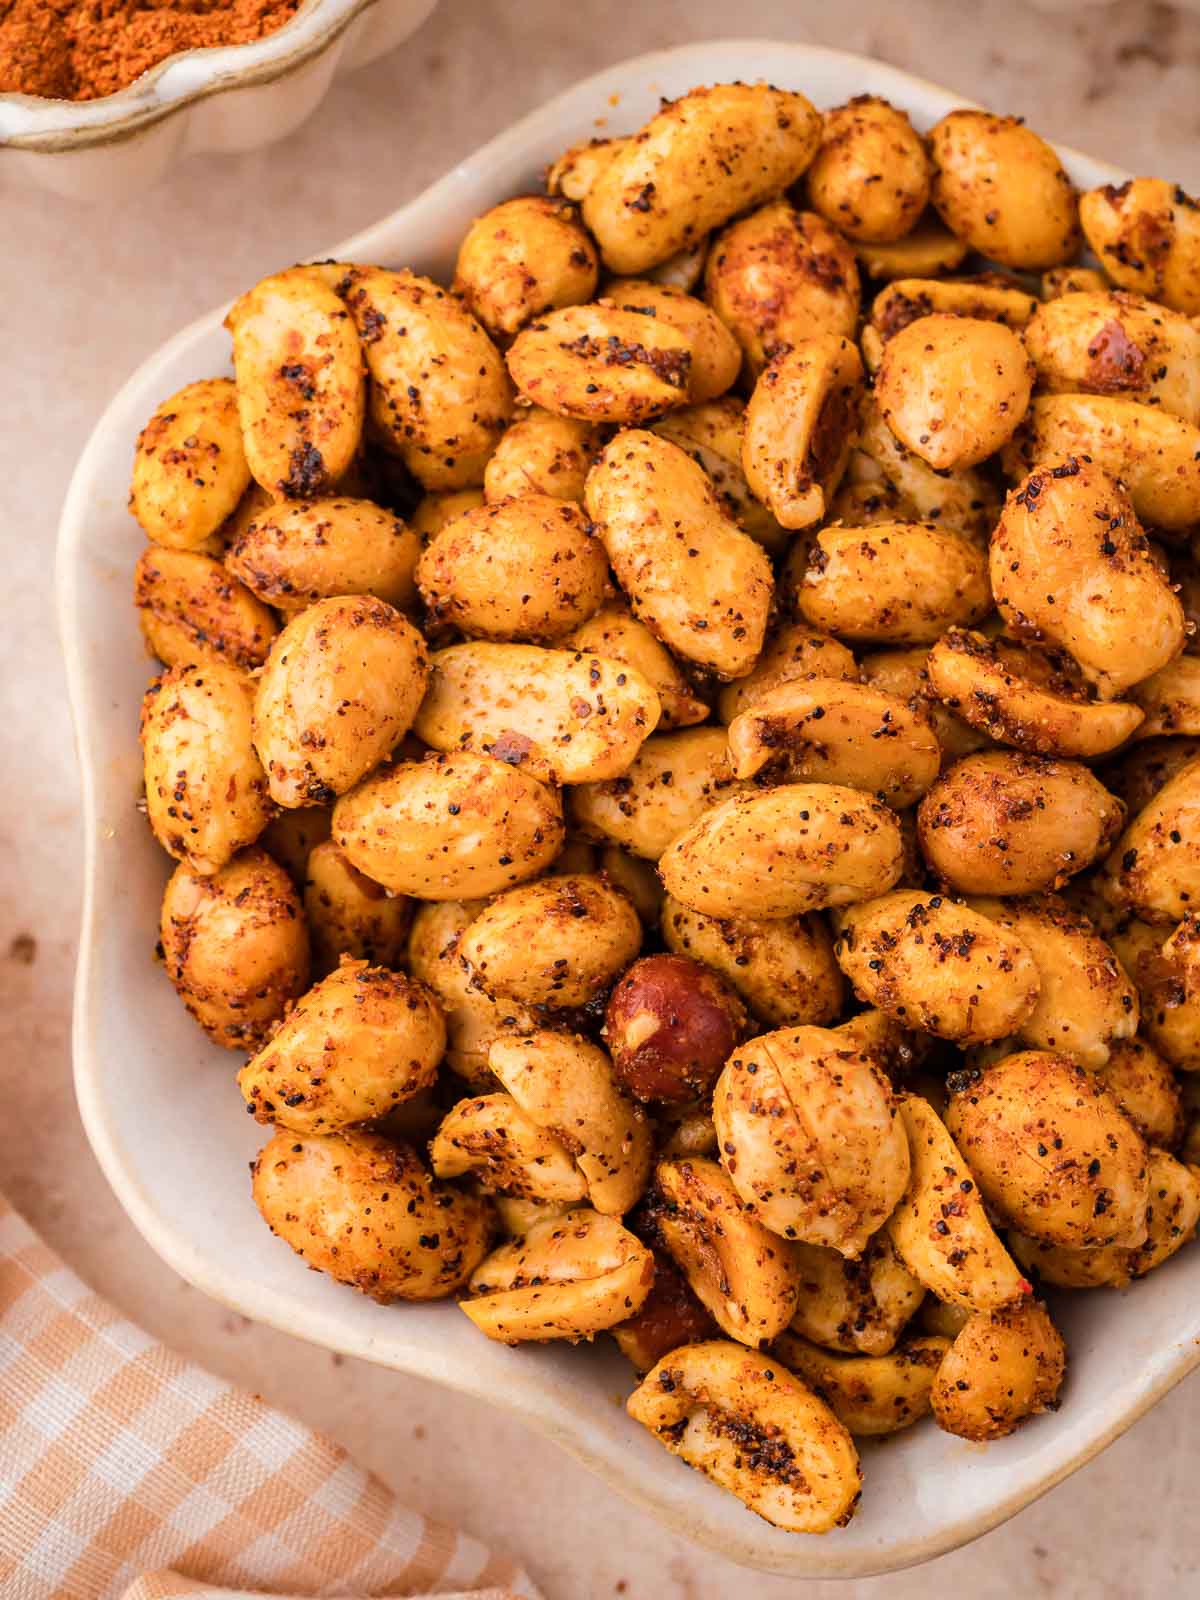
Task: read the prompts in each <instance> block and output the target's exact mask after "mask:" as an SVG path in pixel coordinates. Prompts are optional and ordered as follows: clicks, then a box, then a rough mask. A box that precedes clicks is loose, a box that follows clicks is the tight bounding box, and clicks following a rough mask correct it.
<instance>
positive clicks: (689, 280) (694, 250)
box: [646, 233, 708, 294]
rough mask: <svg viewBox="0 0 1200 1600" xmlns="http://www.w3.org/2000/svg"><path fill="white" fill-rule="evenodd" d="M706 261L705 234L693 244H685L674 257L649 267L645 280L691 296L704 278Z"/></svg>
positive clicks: (706, 239)
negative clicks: (679, 290) (680, 290)
mask: <svg viewBox="0 0 1200 1600" xmlns="http://www.w3.org/2000/svg"><path fill="white" fill-rule="evenodd" d="M707 259H708V234H706V233H705V234H702V235H701V236H700V238H698V239H697V240H695V241H694V243H692V244H685V245H684V247H683V249H682V250H680V251H678V252H677V253H676V254H675V255H673V256H668V257H667V259H666V260H665V261H660V262H659V263H658V265H657V266H656V267H650V268H649V269H648V270H647V272H646V278H647V279H648V280H649V281H650V282H651V283H661V284H663V285H664V286H665V287H667V288H670V289H682V290H683V292H684V293H685V294H691V293H692V291H693V289H695V287H696V285H697V284H698V283H699V282H700V280H701V278H702V277H703V276H704V263H705V261H706V260H707Z"/></svg>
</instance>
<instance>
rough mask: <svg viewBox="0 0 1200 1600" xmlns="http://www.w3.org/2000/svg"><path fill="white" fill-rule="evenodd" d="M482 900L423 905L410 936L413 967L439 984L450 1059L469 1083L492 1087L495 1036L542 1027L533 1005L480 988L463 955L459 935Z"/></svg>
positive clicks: (416, 975) (434, 986) (432, 985)
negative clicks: (460, 956)
mask: <svg viewBox="0 0 1200 1600" xmlns="http://www.w3.org/2000/svg"><path fill="white" fill-rule="evenodd" d="M482 908H483V902H482V901H472V902H469V903H466V902H463V901H458V900H443V901H439V902H434V903H427V904H425V905H421V906H418V907H417V910H416V914H415V915H414V917H413V923H412V929H411V931H410V932H409V936H408V970H409V971H410V972H411V973H412V975H413V977H414V978H418V979H419V980H420V981H421V982H422V983H424V984H426V985H427V986H428V987H429V988H430V989H432V990H433V992H434V994H435V995H436V996H437V999H438V1004H439V1005H440V1006H441V1008H442V1013H443V1015H444V1017H445V1022H446V1065H447V1066H448V1067H449V1068H450V1070H451V1072H454V1073H457V1075H458V1076H459V1077H460V1078H465V1079H466V1081H467V1082H468V1083H469V1084H472V1085H475V1086H477V1087H487V1088H490V1087H492V1086H493V1085H494V1083H495V1078H494V1077H493V1075H492V1070H491V1068H490V1067H489V1066H488V1051H489V1050H490V1049H491V1047H492V1041H493V1040H494V1039H496V1038H498V1037H499V1035H500V1034H502V1033H528V1032H530V1031H531V1030H532V1029H534V1028H536V1027H537V1020H536V1018H535V1017H534V1015H533V1013H532V1012H531V1011H528V1010H526V1008H525V1007H524V1006H519V1005H516V1004H515V1003H514V1002H512V1001H506V1000H493V999H491V998H490V997H489V996H488V995H485V994H484V993H483V992H482V990H479V989H476V988H475V986H474V985H473V984H472V982H471V979H470V976H469V974H468V973H467V972H466V970H465V969H464V967H463V964H462V962H461V961H460V960H459V959H458V941H459V939H460V938H461V937H462V934H463V932H464V930H465V929H466V928H468V927H469V926H470V924H471V922H472V921H473V919H474V918H475V917H476V916H478V914H479V912H480V911H481V910H482Z"/></svg>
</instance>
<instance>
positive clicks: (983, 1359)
mask: <svg viewBox="0 0 1200 1600" xmlns="http://www.w3.org/2000/svg"><path fill="white" fill-rule="evenodd" d="M1065 1368H1066V1352H1065V1351H1064V1349H1063V1342H1062V1337H1061V1335H1060V1334H1059V1332H1058V1329H1057V1328H1056V1327H1055V1326H1054V1324H1053V1323H1052V1322H1051V1320H1050V1317H1049V1314H1048V1313H1047V1311H1046V1308H1045V1306H1043V1305H1040V1304H1036V1303H1035V1304H1029V1305H1021V1306H1009V1307H1006V1308H1005V1309H1004V1310H1001V1311H980V1312H977V1313H976V1314H975V1315H974V1316H973V1317H972V1318H971V1319H970V1321H969V1322H968V1323H967V1324H966V1326H965V1327H964V1328H963V1330H962V1332H961V1333H960V1334H959V1335H958V1337H957V1338H956V1339H955V1341H954V1343H953V1345H951V1346H950V1350H949V1353H948V1354H947V1355H946V1357H945V1360H944V1361H943V1362H942V1364H941V1367H940V1368H939V1370H938V1373H937V1376H936V1378H935V1379H934V1383H933V1390H932V1394H931V1395H930V1402H931V1405H932V1409H933V1415H934V1418H935V1419H936V1421H937V1425H938V1427H939V1428H942V1429H943V1430H944V1431H945V1432H946V1433H954V1434H957V1435H958V1437H959V1438H960V1439H974V1440H976V1441H979V1440H984V1439H1001V1438H1003V1437H1004V1435H1005V1434H1008V1433H1012V1432H1013V1430H1014V1429H1015V1428H1017V1427H1018V1426H1019V1425H1020V1424H1021V1423H1022V1422H1024V1421H1025V1419H1026V1418H1027V1417H1033V1416H1037V1415H1038V1414H1039V1412H1042V1411H1050V1410H1053V1409H1054V1406H1055V1402H1056V1401H1057V1399H1058V1391H1059V1389H1060V1388H1061V1386H1062V1380H1063V1373H1064V1371H1065Z"/></svg>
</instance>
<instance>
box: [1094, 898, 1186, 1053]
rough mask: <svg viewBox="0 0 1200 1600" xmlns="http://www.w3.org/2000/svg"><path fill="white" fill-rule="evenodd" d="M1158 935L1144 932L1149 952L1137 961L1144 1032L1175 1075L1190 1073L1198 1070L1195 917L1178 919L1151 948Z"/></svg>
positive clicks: (1161, 930)
mask: <svg viewBox="0 0 1200 1600" xmlns="http://www.w3.org/2000/svg"><path fill="white" fill-rule="evenodd" d="M1163 931H1164V930H1163V929H1162V928H1155V929H1153V930H1150V929H1146V930H1145V932H1147V933H1149V934H1150V941H1151V942H1150V950H1149V951H1148V952H1143V953H1142V954H1141V955H1140V956H1139V959H1138V961H1137V974H1136V976H1137V981H1138V987H1139V990H1140V992H1141V996H1142V1016H1143V1019H1144V1025H1145V1034H1146V1037H1147V1038H1148V1039H1149V1041H1150V1043H1151V1044H1152V1045H1153V1046H1154V1048H1155V1049H1156V1050H1157V1051H1159V1053H1160V1054H1161V1055H1163V1056H1165V1057H1166V1059H1167V1060H1168V1061H1169V1062H1170V1063H1171V1064H1172V1066H1174V1067H1176V1068H1177V1069H1178V1070H1179V1071H1180V1072H1196V1071H1200V919H1198V918H1197V917H1196V915H1195V913H1191V914H1189V915H1188V916H1186V917H1184V919H1183V921H1182V922H1181V923H1180V924H1179V926H1178V927H1177V928H1176V929H1175V931H1174V932H1173V933H1172V934H1171V936H1170V938H1168V939H1167V940H1166V941H1165V942H1164V943H1163V944H1162V945H1161V947H1160V948H1158V949H1157V950H1156V949H1155V946H1157V945H1158V940H1159V937H1160V936H1161V934H1162V933H1163ZM1114 937H1115V936H1114Z"/></svg>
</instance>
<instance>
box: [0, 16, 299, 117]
mask: <svg viewBox="0 0 1200 1600" xmlns="http://www.w3.org/2000/svg"><path fill="white" fill-rule="evenodd" d="M299 5H300V0H0V92H12V91H15V92H17V93H21V94H37V95H43V96H48V97H52V98H56V99H60V100H98V99H99V98H100V97H101V95H106V94H115V93H116V91H117V90H118V89H123V88H124V87H125V85H126V84H129V83H132V82H133V80H134V79H135V78H137V77H140V76H141V74H142V73H143V72H148V71H149V69H150V68H151V67H154V66H157V65H158V63H159V62H160V61H165V60H166V58H167V57H168V56H173V55H175V54H176V52H178V51H180V50H194V49H197V48H198V47H201V46H206V45H219V44H247V43H248V42H249V41H250V40H252V39H261V38H262V37H263V36H264V35H265V34H268V33H274V31H275V29H276V28H279V27H282V25H283V24H284V23H285V22H287V21H288V19H289V18H291V17H293V16H295V14H296V11H297V9H298V7H299Z"/></svg>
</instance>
